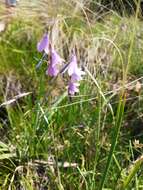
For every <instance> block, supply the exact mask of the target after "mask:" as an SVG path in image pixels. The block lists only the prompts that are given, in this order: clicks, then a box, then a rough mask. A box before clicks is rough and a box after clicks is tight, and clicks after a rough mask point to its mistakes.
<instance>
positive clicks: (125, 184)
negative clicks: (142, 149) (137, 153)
mask: <svg viewBox="0 0 143 190" xmlns="http://www.w3.org/2000/svg"><path fill="white" fill-rule="evenodd" d="M142 163H143V155H142V156H141V157H140V158H138V159H137V160H136V161H135V162H134V163H133V165H132V166H131V167H130V170H129V175H128V176H127V177H125V179H124V181H123V188H122V189H126V188H127V187H128V185H129V184H130V182H131V180H132V179H133V177H134V176H135V175H136V173H137V172H138V170H139V169H140V166H141V164H142Z"/></svg>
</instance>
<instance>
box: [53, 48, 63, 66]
mask: <svg viewBox="0 0 143 190" xmlns="http://www.w3.org/2000/svg"><path fill="white" fill-rule="evenodd" d="M50 56H51V58H50V64H51V65H52V66H55V65H58V64H61V63H62V62H63V59H62V58H61V57H60V55H59V54H58V53H57V52H56V50H55V49H54V48H52V49H51V55H50Z"/></svg>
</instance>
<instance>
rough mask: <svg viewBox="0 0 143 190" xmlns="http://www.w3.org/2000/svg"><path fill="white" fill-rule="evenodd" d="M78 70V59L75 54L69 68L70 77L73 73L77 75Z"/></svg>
mask: <svg viewBox="0 0 143 190" xmlns="http://www.w3.org/2000/svg"><path fill="white" fill-rule="evenodd" d="M77 69H78V67H77V57H76V55H75V53H73V54H72V56H71V60H70V63H69V66H68V74H69V76H71V75H72V74H73V73H75V72H76V70H77Z"/></svg>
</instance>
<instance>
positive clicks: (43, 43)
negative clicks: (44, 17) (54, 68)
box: [37, 34, 49, 54]
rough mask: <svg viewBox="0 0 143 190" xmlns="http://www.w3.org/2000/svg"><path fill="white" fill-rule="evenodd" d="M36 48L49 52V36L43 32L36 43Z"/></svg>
mask: <svg viewBox="0 0 143 190" xmlns="http://www.w3.org/2000/svg"><path fill="white" fill-rule="evenodd" d="M37 50H38V51H39V52H42V51H45V53H46V54H48V53H49V36H48V34H44V36H43V38H42V39H41V40H40V42H38V44H37Z"/></svg>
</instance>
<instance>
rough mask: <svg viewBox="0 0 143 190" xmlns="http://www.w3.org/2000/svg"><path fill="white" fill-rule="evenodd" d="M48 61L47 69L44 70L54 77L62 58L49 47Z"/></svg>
mask: <svg viewBox="0 0 143 190" xmlns="http://www.w3.org/2000/svg"><path fill="white" fill-rule="evenodd" d="M50 50H51V52H50V63H49V66H48V69H47V71H46V74H47V75H49V76H51V77H55V76H57V75H58V73H59V65H60V64H61V63H62V62H63V59H62V58H61V57H60V55H59V54H58V53H57V52H56V51H55V49H54V48H51V49H50Z"/></svg>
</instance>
